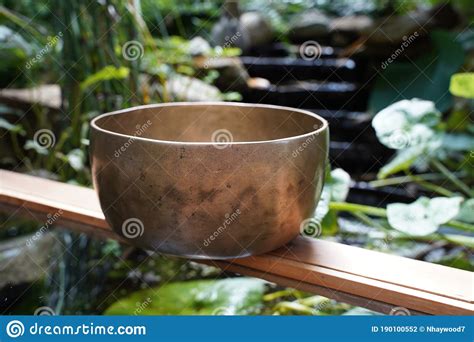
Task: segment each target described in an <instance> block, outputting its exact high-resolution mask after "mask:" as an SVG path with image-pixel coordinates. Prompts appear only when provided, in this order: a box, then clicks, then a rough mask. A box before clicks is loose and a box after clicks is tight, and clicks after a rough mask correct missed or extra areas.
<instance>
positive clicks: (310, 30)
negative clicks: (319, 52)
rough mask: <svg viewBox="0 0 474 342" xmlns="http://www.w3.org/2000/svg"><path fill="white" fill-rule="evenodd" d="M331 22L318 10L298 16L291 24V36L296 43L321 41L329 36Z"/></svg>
mask: <svg viewBox="0 0 474 342" xmlns="http://www.w3.org/2000/svg"><path fill="white" fill-rule="evenodd" d="M330 22H331V20H330V19H329V18H328V16H326V15H325V14H324V13H322V12H321V11H319V10H317V9H313V10H310V11H306V12H303V13H301V14H297V15H296V16H294V17H293V19H292V20H291V22H290V29H289V36H290V38H291V40H294V41H304V40H308V39H319V38H322V37H325V36H327V35H328V34H329V25H330Z"/></svg>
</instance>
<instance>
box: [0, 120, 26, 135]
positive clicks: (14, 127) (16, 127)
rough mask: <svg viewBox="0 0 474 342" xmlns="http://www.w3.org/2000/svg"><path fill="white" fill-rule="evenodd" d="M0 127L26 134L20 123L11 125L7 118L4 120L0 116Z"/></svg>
mask: <svg viewBox="0 0 474 342" xmlns="http://www.w3.org/2000/svg"><path fill="white" fill-rule="evenodd" d="M0 128H4V129H6V130H7V131H9V132H12V133H18V134H20V135H25V134H26V132H25V130H24V129H23V126H22V125H13V124H11V123H9V122H8V121H7V120H5V119H4V118H0Z"/></svg>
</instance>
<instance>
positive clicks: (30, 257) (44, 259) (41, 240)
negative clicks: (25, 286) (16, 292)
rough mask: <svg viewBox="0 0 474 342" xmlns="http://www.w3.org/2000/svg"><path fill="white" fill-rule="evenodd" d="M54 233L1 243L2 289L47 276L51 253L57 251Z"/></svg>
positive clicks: (0, 270) (39, 234) (32, 235)
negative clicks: (46, 271)
mask: <svg viewBox="0 0 474 342" xmlns="http://www.w3.org/2000/svg"><path fill="white" fill-rule="evenodd" d="M56 241H57V240H56V238H55V237H54V233H52V232H45V233H40V231H38V233H35V234H31V235H28V236H22V237H18V238H14V239H9V240H6V241H2V242H1V243H0V274H1V275H2V276H1V277H0V288H3V287H4V286H6V285H18V284H22V283H30V282H33V281H35V280H38V279H41V278H42V277H44V276H45V270H47V269H48V263H49V259H50V257H51V253H53V251H54V250H55V248H54V247H55V245H56Z"/></svg>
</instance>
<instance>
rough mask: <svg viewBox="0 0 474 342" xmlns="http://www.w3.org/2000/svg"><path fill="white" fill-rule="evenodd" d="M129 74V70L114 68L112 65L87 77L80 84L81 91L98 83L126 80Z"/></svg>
mask: <svg viewBox="0 0 474 342" xmlns="http://www.w3.org/2000/svg"><path fill="white" fill-rule="evenodd" d="M129 74H130V69H129V68H126V67H119V68H116V67H115V66H113V65H108V66H106V67H104V68H102V69H101V70H99V71H97V72H96V73H95V74H92V75H90V76H88V77H87V78H86V79H85V80H84V81H82V82H81V89H82V90H85V89H87V88H89V87H91V86H93V85H95V84H97V83H99V82H103V81H110V80H120V79H124V78H127V77H128V75H129Z"/></svg>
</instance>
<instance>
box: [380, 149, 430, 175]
mask: <svg viewBox="0 0 474 342" xmlns="http://www.w3.org/2000/svg"><path fill="white" fill-rule="evenodd" d="M423 151H424V149H423V148H420V147H419V146H414V147H410V148H407V149H405V150H401V151H398V152H397V154H396V155H395V157H394V158H393V159H392V160H391V161H389V162H388V163H387V164H386V165H384V166H383V167H381V168H380V170H379V172H378V174H377V178H379V179H384V178H387V177H388V176H390V175H393V174H395V173H397V172H400V171H405V170H408V169H409V168H410V167H411V166H412V165H413V163H414V162H415V161H416V160H417V158H418V157H420V156H421V155H422V154H423Z"/></svg>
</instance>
